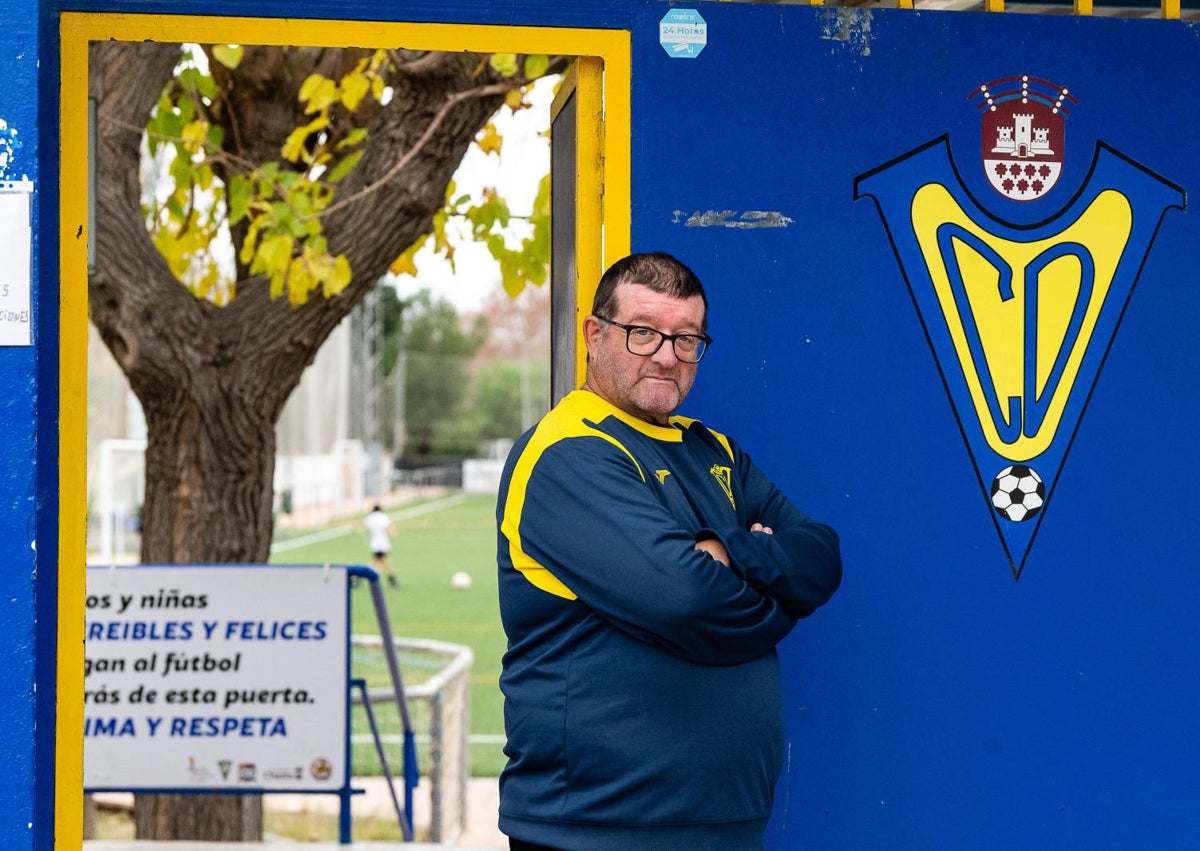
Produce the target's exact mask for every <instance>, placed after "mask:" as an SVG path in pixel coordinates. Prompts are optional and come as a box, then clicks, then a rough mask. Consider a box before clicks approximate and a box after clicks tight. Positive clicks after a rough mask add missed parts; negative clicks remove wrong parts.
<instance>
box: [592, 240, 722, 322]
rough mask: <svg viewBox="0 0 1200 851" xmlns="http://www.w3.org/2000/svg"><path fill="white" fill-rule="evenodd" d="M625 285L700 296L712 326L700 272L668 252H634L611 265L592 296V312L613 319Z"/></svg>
mask: <svg viewBox="0 0 1200 851" xmlns="http://www.w3.org/2000/svg"><path fill="white" fill-rule="evenodd" d="M621 284H639V285H640V286H643V287H647V288H649V289H651V290H653V291H654V292H656V293H662V294H664V295H669V296H671V297H672V298H691V297H692V296H696V295H698V296H700V300H701V301H702V302H703V303H704V320H703V321H704V326H705V327H701V328H700V330H701V331H706V330H707V325H708V297H707V296H706V295H705V294H704V286H703V285H702V284H701V283H700V279H699V278H697V277H696V273H695V272H693V271H692V270H691V269H689V268H688V267H687V266H685V265H684V264H683V263H681V262H679V261H678V260H676V259H675V258H674V257H672V256H671V255H670V254H667V253H666V252H664V251H651V252H647V253H645V254H630V255H629V256H628V257H623V258H621V259H620V260H618V261H617V262H616V263H613V264H612V265H611V266H609V267H608V271H606V272H605V273H604V275H603V276H601V278H600V283H599V285H597V287H596V295H595V298H593V299H592V315H593V316H603V317H605V318H608V319H612V318H614V317H613V313H614V311H616V309H617V296H616V292H617V287H619V286H620V285H621Z"/></svg>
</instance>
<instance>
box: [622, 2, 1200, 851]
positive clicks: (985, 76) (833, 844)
mask: <svg viewBox="0 0 1200 851" xmlns="http://www.w3.org/2000/svg"><path fill="white" fill-rule="evenodd" d="M697 8H699V9H700V10H701V12H702V14H703V16H704V18H705V21H706V23H707V44H706V45H705V47H704V49H703V51H702V52H701V53H700V55H699V56H698V57H697V58H695V59H691V60H680V59H672V58H671V57H669V56H667V55H666V53H665V52H664V50H663V49H662V47H661V46H660V44H659V43H658V41H659V39H658V32H657V28H656V27H655V24H656V23H657V20H658V18H660V17H661V15H662V8H661V7H660V6H656V5H654V4H651V5H650V6H648V7H644V8H643V10H642V15H641V17H640V18H639V19H638V21H637V30H636V32H635V54H634V55H635V68H634V72H635V73H634V81H635V99H634V123H635V132H634V140H635V142H634V145H635V148H634V170H633V198H634V207H635V212H634V238H633V244H634V247H635V249H650V248H662V249H666V250H669V251H672V252H675V253H677V254H678V255H679V256H680V257H683V258H686V259H687V260H688V261H689V262H690V263H691V264H692V265H693V267H694V268H695V269H696V271H697V272H698V273H699V274H700V277H701V279H702V280H704V281H705V282H706V286H707V287H708V289H709V292H710V301H711V327H710V333H711V334H712V336H713V337H714V338H715V340H716V342H715V344H714V345H713V346H712V348H711V350H710V353H709V355H708V356H707V357H706V358H705V362H704V364H703V366H702V369H701V373H700V377H699V380H698V381H697V385H696V388H695V389H694V390H693V392H692V396H691V397H690V398H689V401H688V405H687V408H688V409H689V410H688V413H691V414H692V415H696V416H700V417H702V418H703V419H705V420H707V421H709V422H710V423H712V424H713V425H714V426H715V427H717V428H719V429H721V430H727V431H728V432H729V433H730V434H732V435H734V436H736V437H738V438H739V439H740V440H741V441H742V442H743V443H744V445H746V446H747V448H748V450H749V451H750V452H751V454H752V455H754V456H755V457H756V459H757V460H758V461H759V462H760V463H761V464H762V465H764V467H765V468H766V469H767V470H768V471H771V472H772V473H773V474H774V475H775V476H776V478H777V481H778V483H779V484H780V485H781V486H783V487H784V488H785V489H786V490H787V491H788V492H789V493H791V494H792V495H793V497H794V498H795V499H796V500H797V501H798V502H799V503H800V504H801V506H802V507H805V508H806V509H807V510H808V511H810V512H811V513H813V514H815V515H817V516H819V517H821V518H824V519H827V520H829V521H830V522H831V523H833V524H834V525H835V526H836V527H837V528H838V529H839V530H840V531H841V533H842V535H843V544H844V553H845V558H846V577H845V582H844V585H843V587H842V589H841V590H840V592H839V593H838V595H837V596H836V597H835V598H834V600H833V601H832V602H831V603H830V604H829V605H828V606H827V607H826V609H824V610H822V611H821V612H819V613H817V614H816V615H815V616H814V617H813V618H812V619H811V620H810V621H808V622H805V623H802V624H801V626H800V627H799V628H798V629H797V631H796V632H795V633H794V634H793V636H791V637H790V638H789V640H788V642H787V643H786V644H785V646H784V649H783V659H784V665H785V671H786V680H787V717H788V723H789V730H790V733H789V739H790V749H789V752H788V769H787V773H786V776H785V777H784V778H783V780H782V782H781V786H780V797H779V801H778V804H777V807H776V817H775V819H774V821H773V824H772V830H771V834H770V835H771V841H772V845H773V847H777V848H795V847H805V848H883V847H889V848H966V847H969V848H1012V847H1067V846H1069V847H1157V848H1163V847H1182V846H1184V845H1185V844H1187V843H1188V841H1189V838H1190V839H1192V840H1194V839H1195V837H1196V836H1197V835H1200V816H1198V815H1197V811H1196V808H1195V791H1196V789H1198V788H1200V769H1198V768H1197V766H1198V765H1200V746H1198V745H1197V739H1196V736H1195V735H1194V734H1195V732H1196V727H1197V713H1196V709H1195V707H1196V705H1197V701H1198V699H1200V688H1198V687H1197V681H1196V678H1195V676H1194V675H1193V670H1194V665H1193V660H1194V658H1195V657H1196V655H1197V651H1198V650H1200V627H1198V626H1197V619H1196V618H1195V617H1194V615H1193V614H1192V613H1193V612H1194V611H1195V610H1196V609H1197V607H1198V604H1200V583H1198V582H1197V581H1196V578H1195V568H1196V565H1197V563H1198V559H1197V549H1198V547H1197V537H1196V532H1195V529H1196V524H1195V523H1194V521H1193V520H1192V515H1193V513H1194V510H1193V504H1192V500H1190V499H1189V498H1188V495H1189V493H1190V490H1191V480H1192V478H1193V477H1194V475H1195V471H1196V470H1197V469H1198V467H1200V464H1198V461H1200V457H1198V455H1200V453H1198V451H1197V443H1196V440H1195V431H1194V426H1193V425H1192V424H1193V423H1194V422H1195V420H1196V416H1197V413H1198V411H1197V407H1198V404H1197V400H1196V396H1195V394H1194V393H1191V392H1189V390H1188V388H1189V386H1190V384H1191V383H1192V376H1194V375H1195V374H1196V371H1197V367H1198V364H1197V357H1198V356H1197V351H1196V346H1195V345H1194V344H1193V343H1192V340H1194V338H1195V334H1194V330H1193V324H1192V317H1193V316H1195V315H1197V312H1198V308H1200V304H1198V299H1200V290H1198V289H1197V287H1196V286H1195V282H1196V277H1197V276H1196V273H1195V271H1194V268H1195V267H1194V262H1193V256H1192V252H1193V249H1194V246H1195V245H1197V244H1200V234H1198V233H1197V222H1196V220H1195V219H1194V217H1193V216H1192V215H1191V214H1185V213H1184V212H1183V211H1182V210H1181V209H1178V207H1176V208H1172V209H1165V204H1166V203H1170V201H1171V199H1173V200H1174V203H1175V204H1176V205H1179V206H1181V205H1182V193H1181V191H1180V189H1183V190H1186V189H1190V188H1192V187H1196V186H1198V185H1200V168H1198V165H1197V161H1196V157H1195V154H1194V146H1192V145H1190V144H1189V143H1188V142H1187V139H1188V138H1189V136H1190V135H1191V134H1192V132H1194V131H1192V129H1191V126H1192V124H1193V123H1194V118H1193V117H1192V115H1193V113H1192V110H1190V108H1189V107H1188V106H1187V104H1188V103H1189V99H1188V94H1189V86H1190V85H1191V82H1190V81H1192V80H1195V79H1196V77H1197V73H1198V72H1200V51H1198V50H1197V41H1196V34H1197V32H1196V28H1195V27H1194V26H1192V25H1189V24H1181V23H1178V22H1163V21H1132V20H1092V19H1079V18H1070V17H1042V16H1036V17H1034V16H1024V15H1012V14H1005V15H982V14H971V13H955V14H945V13H942V14H939V13H913V12H907V11H900V10H884V11H874V12H869V11H856V10H840V11H839V10H835V9H813V8H802V7H795V6H791V7H778V6H771V7H766V6H745V5H737V4H700V5H698V6H697ZM1117 56H1119V57H1120V60H1119V61H1113V57H1117ZM1127 69H1137V70H1136V73H1130V72H1129V71H1128V70H1127ZM1021 74H1030V75H1035V76H1037V77H1041V78H1045V79H1047V80H1051V81H1054V82H1056V83H1059V84H1060V85H1063V86H1067V87H1068V88H1069V91H1070V93H1071V95H1072V96H1073V97H1075V98H1077V101H1078V102H1077V103H1074V104H1071V109H1070V111H1069V114H1068V115H1067V117H1066V119H1065V131H1066V140H1065V146H1064V147H1063V150H1062V153H1064V154H1065V156H1064V157H1063V164H1062V175H1061V177H1060V178H1059V183H1058V184H1057V185H1056V186H1055V188H1053V189H1052V190H1050V191H1049V192H1047V193H1046V194H1045V195H1044V197H1041V198H1040V199H1038V200H1036V201H1030V202H1017V201H1013V200H1009V199H1007V198H1005V197H1003V196H1002V195H1001V194H1000V193H999V192H998V191H997V190H995V189H993V188H992V187H991V186H990V185H989V184H988V182H987V180H986V175H985V174H984V171H983V167H982V166H983V162H982V159H981V132H982V131H981V113H980V111H979V110H978V109H977V107H976V104H975V103H974V102H972V101H971V100H970V99H969V98H968V96H969V95H970V93H971V92H972V90H973V89H975V88H976V87H978V86H979V85H980V84H982V83H986V82H989V81H994V80H997V79H999V78H1003V77H1007V76H1010V75H1021ZM943 136H947V138H948V142H947V143H946V144H948V151H949V154H950V155H951V156H952V157H953V165H954V170H951V169H950V168H949V165H948V160H947V159H946V154H945V152H946V150H947V148H946V147H945V146H942V147H940V148H938V149H937V150H935V151H934V153H935V154H936V156H934V157H933V160H935V161H937V162H940V163H941V164H943V171H941V172H933V171H928V173H927V175H926V176H925V177H922V175H920V174H914V175H910V176H909V179H910V180H912V179H916V178H922V180H925V179H928V180H930V181H936V180H945V181H947V182H948V183H949V184H950V185H951V186H952V188H955V191H956V192H957V193H958V194H959V197H961V198H964V199H966V201H965V202H964V203H965V204H966V207H965V209H966V210H967V211H968V212H969V213H970V214H971V215H972V218H973V220H974V221H976V222H978V223H980V224H982V225H983V226H984V227H985V228H987V229H989V230H990V231H992V232H996V233H1002V232H1003V233H1009V234H1015V235H1016V236H1013V237H1011V238H1013V239H1029V240H1032V239H1035V238H1045V237H1046V236H1047V234H1050V233H1057V232H1058V231H1059V230H1061V229H1062V228H1063V227H1064V226H1065V225H1066V224H1067V223H1068V222H1069V221H1071V220H1072V217H1073V215H1074V213H1073V212H1072V213H1067V214H1065V215H1060V213H1062V211H1064V210H1066V209H1067V208H1068V207H1069V206H1070V204H1071V203H1072V201H1073V199H1074V200H1075V201H1076V202H1079V203H1082V202H1083V201H1084V200H1086V198H1087V197H1089V196H1088V195H1087V192H1089V191H1093V190H1094V189H1095V186H1096V185H1098V184H1099V182H1101V181H1110V182H1111V181H1112V180H1114V178H1112V177H1111V176H1109V175H1105V174H1102V173H1101V171H1102V170H1093V169H1092V163H1093V158H1094V157H1095V154H1096V143H1097V142H1098V141H1102V142H1104V143H1106V144H1107V145H1109V146H1112V147H1113V148H1115V149H1116V150H1118V151H1120V152H1121V153H1123V154H1124V155H1125V156H1126V157H1128V158H1131V159H1132V160H1134V161H1136V163H1137V164H1138V165H1139V166H1140V168H1136V167H1134V168H1133V169H1132V170H1133V172H1134V173H1135V175H1137V176H1138V180H1134V181H1133V182H1134V183H1136V184H1137V185H1138V187H1140V188H1138V189H1136V190H1135V192H1134V195H1135V196H1136V198H1135V200H1136V201H1137V204H1136V209H1135V214H1134V215H1135V227H1145V228H1147V233H1149V234H1152V235H1154V236H1155V239H1154V242H1153V245H1152V246H1151V247H1150V248H1149V251H1148V253H1137V252H1136V249H1134V248H1133V247H1131V248H1130V249H1129V250H1128V251H1127V257H1126V260H1127V261H1128V262H1129V263H1130V264H1132V265H1128V266H1126V267H1123V274H1122V276H1120V277H1121V279H1122V282H1123V283H1124V284H1125V285H1127V286H1128V285H1131V284H1132V283H1133V282H1134V279H1136V287H1135V288H1133V289H1132V295H1131V296H1130V297H1129V298H1128V302H1127V303H1126V300H1125V293H1117V292H1116V283H1114V295H1113V297H1112V298H1111V299H1110V300H1109V302H1108V303H1107V304H1106V305H1105V317H1106V318H1107V319H1108V320H1111V321H1112V322H1115V320H1116V319H1120V320H1121V321H1120V327H1119V330H1117V332H1116V333H1115V337H1108V336H1105V335H1104V334H1103V333H1102V332H1101V330H1100V329H1099V328H1098V329H1097V331H1096V333H1095V334H1094V338H1095V339H1094V340H1093V341H1092V345H1091V348H1089V350H1088V356H1087V360H1086V361H1085V362H1084V370H1083V371H1081V373H1080V375H1079V377H1078V378H1077V379H1076V380H1075V382H1074V386H1073V387H1072V389H1071V402H1070V410H1069V411H1068V413H1069V414H1071V416H1074V417H1076V418H1077V419H1076V420H1075V421H1073V422H1066V421H1064V423H1063V425H1061V426H1060V427H1059V428H1058V431H1057V433H1056V435H1055V438H1054V440H1053V442H1052V443H1051V445H1050V446H1049V447H1048V448H1047V449H1046V450H1045V451H1044V452H1043V453H1042V454H1041V455H1039V456H1037V457H1036V458H1034V459H1032V460H1029V461H1028V462H1027V463H1028V464H1030V465H1032V466H1034V467H1035V468H1037V469H1039V470H1041V471H1042V473H1043V475H1044V478H1045V480H1046V486H1047V489H1048V490H1050V492H1051V493H1052V495H1053V500H1052V502H1050V503H1049V504H1047V505H1046V507H1045V508H1044V510H1043V511H1042V512H1040V515H1039V516H1038V518H1037V521H1036V522H1027V523H1022V524H1017V523H1014V522H1011V521H1008V520H1005V519H1001V518H1000V517H999V516H998V515H997V513H996V512H995V510H994V509H993V508H992V506H991V505H990V503H989V499H988V497H989V494H988V493H985V491H984V488H985V487H987V488H989V489H990V484H991V481H992V478H993V476H994V475H995V474H996V473H997V472H998V471H999V469H1000V466H998V465H999V463H1000V462H1001V460H1002V455H1001V454H999V453H995V452H992V451H991V450H990V449H988V447H987V446H986V444H985V443H981V440H980V438H979V434H978V433H979V432H980V423H979V419H978V417H977V416H976V415H975V413H974V409H973V408H972V407H971V405H970V400H969V399H966V398H963V397H962V395H961V393H960V392H959V391H960V388H959V387H958V385H959V384H961V383H962V382H963V378H962V376H963V370H962V368H961V367H959V366H958V364H957V361H956V360H954V358H953V354H952V353H951V355H950V357H949V359H947V358H946V352H945V345H946V344H947V342H948V340H947V339H943V338H946V336H947V331H946V327H947V322H946V320H944V319H942V318H941V316H940V315H936V314H935V315H933V316H932V318H930V317H927V318H926V322H925V324H924V325H923V323H922V321H921V318H920V315H919V314H918V310H917V308H916V302H917V301H918V300H921V299H926V300H927V299H928V290H929V287H928V283H927V282H926V281H924V280H922V279H923V277H927V275H926V274H925V273H924V272H923V269H922V268H920V265H919V264H914V263H912V258H911V257H909V258H908V262H909V265H908V266H907V267H905V269H904V273H902V267H901V264H900V262H899V261H898V257H897V251H900V250H901V248H900V247H897V244H898V243H901V242H903V241H904V236H905V231H906V229H907V232H908V234H909V239H910V241H911V234H912V230H913V229H912V226H911V225H910V224H909V223H908V222H907V220H906V216H905V215H903V214H906V211H907V208H906V207H904V205H902V204H897V205H896V207H897V209H898V210H899V212H900V213H901V215H896V216H894V217H893V218H892V219H889V220H888V223H887V224H888V228H887V229H885V227H884V221H883V219H882V218H881V214H880V211H879V209H878V208H877V206H876V205H875V203H874V202H873V201H872V199H871V198H870V197H866V196H865V194H863V193H860V198H859V199H858V200H855V185H856V179H858V178H859V177H860V176H865V175H868V174H869V173H871V172H872V171H874V170H876V169H880V168H881V167H883V166H885V165H888V164H892V163H894V162H895V161H896V160H898V159H899V158H902V157H904V156H905V155H907V154H909V153H910V152H912V151H914V150H916V149H918V148H920V147H921V146H923V145H925V144H926V143H929V142H931V141H932V140H936V139H938V138H939V137H943ZM939 152H940V153H939ZM926 165H928V163H926ZM922 167H924V166H922ZM897 168H899V166H897ZM893 171H894V170H893ZM1126 177H1128V175H1126ZM1122 179H1124V178H1122ZM1089 180H1090V181H1091V183H1090V185H1089ZM877 182H878V179H877ZM958 184H961V186H958ZM1147 184H1148V186H1147ZM866 185H867V181H865V180H864V186H866ZM917 185H920V181H919V182H918V183H917ZM1108 185H1109V184H1107V183H1106V184H1105V186H1108ZM872 186H873V184H872ZM1152 187H1156V189H1152ZM1118 188H1119V187H1118ZM1143 191H1144V192H1145V197H1143V196H1142V195H1139V194H1138V193H1143ZM901 200H903V199H901ZM704 211H719V212H721V215H716V216H709V217H707V218H705V217H704V216H700V217H696V216H695V215H694V214H695V213H697V212H701V213H703V212H704ZM746 211H757V212H756V213H754V214H752V215H750V216H747V215H745V213H746ZM762 213H771V214H772V215H771V216H763V215H761V214H762ZM784 218H786V219H789V220H790V223H789V224H787V225H786V227H766V226H760V227H749V226H748V225H749V224H752V223H758V224H763V223H767V224H770V223H775V224H780V223H782V221H783V219H784ZM1160 221H1161V227H1158V225H1159V223H1160ZM703 224H708V225H709V226H700V225H703ZM731 224H736V225H738V226H737V227H733V226H730V225H731ZM1155 228H1158V230H1157V232H1156V233H1155ZM1143 258H1144V259H1145V263H1144V267H1140V269H1139V264H1140V263H1141V261H1142V259H1143ZM918 259H919V257H918ZM1139 271H1140V276H1138V275H1137V274H1136V273H1138V272H1139ZM1131 275H1132V277H1131ZM906 277H907V279H908V280H907V281H906ZM1122 309H1123V310H1124V313H1123V316H1122ZM927 329H928V336H927ZM1109 330H1111V329H1109ZM1015 333H1019V329H1018V331H1016V332H1015ZM939 347H940V348H941V351H940V352H939V357H941V358H942V359H941V360H935V357H934V351H935V350H936V349H938V348H939ZM939 364H941V370H939ZM1093 379H1094V380H1093ZM1085 405H1086V410H1084V406H1085ZM1026 407H1027V409H1028V408H1029V401H1028V400H1026ZM1006 463H1012V462H1011V461H1008V462H1006ZM1039 524H1040V525H1039ZM1006 544H1007V545H1009V547H1010V549H1012V550H1013V558H1012V559H1011V560H1010V558H1009V555H1008V553H1006V549H1005V546H1006ZM1014 544H1015V546H1014ZM1026 552H1027V557H1025V554H1026ZM1018 573H1019V577H1020V578H1019V581H1017V580H1015V578H1014V577H1015V575H1016V574H1018Z"/></svg>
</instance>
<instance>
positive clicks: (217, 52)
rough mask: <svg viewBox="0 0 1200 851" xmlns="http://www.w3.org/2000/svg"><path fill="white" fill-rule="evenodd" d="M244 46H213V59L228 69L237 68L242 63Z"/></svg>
mask: <svg viewBox="0 0 1200 851" xmlns="http://www.w3.org/2000/svg"><path fill="white" fill-rule="evenodd" d="M242 53H243V50H242V46H241V45H240V44H217V45H214V46H213V49H212V55H213V59H215V60H217V61H218V62H220V63H221V64H222V65H224V66H225V67H226V68H231V69H232V68H236V67H237V66H238V65H240V64H241V62H242Z"/></svg>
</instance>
